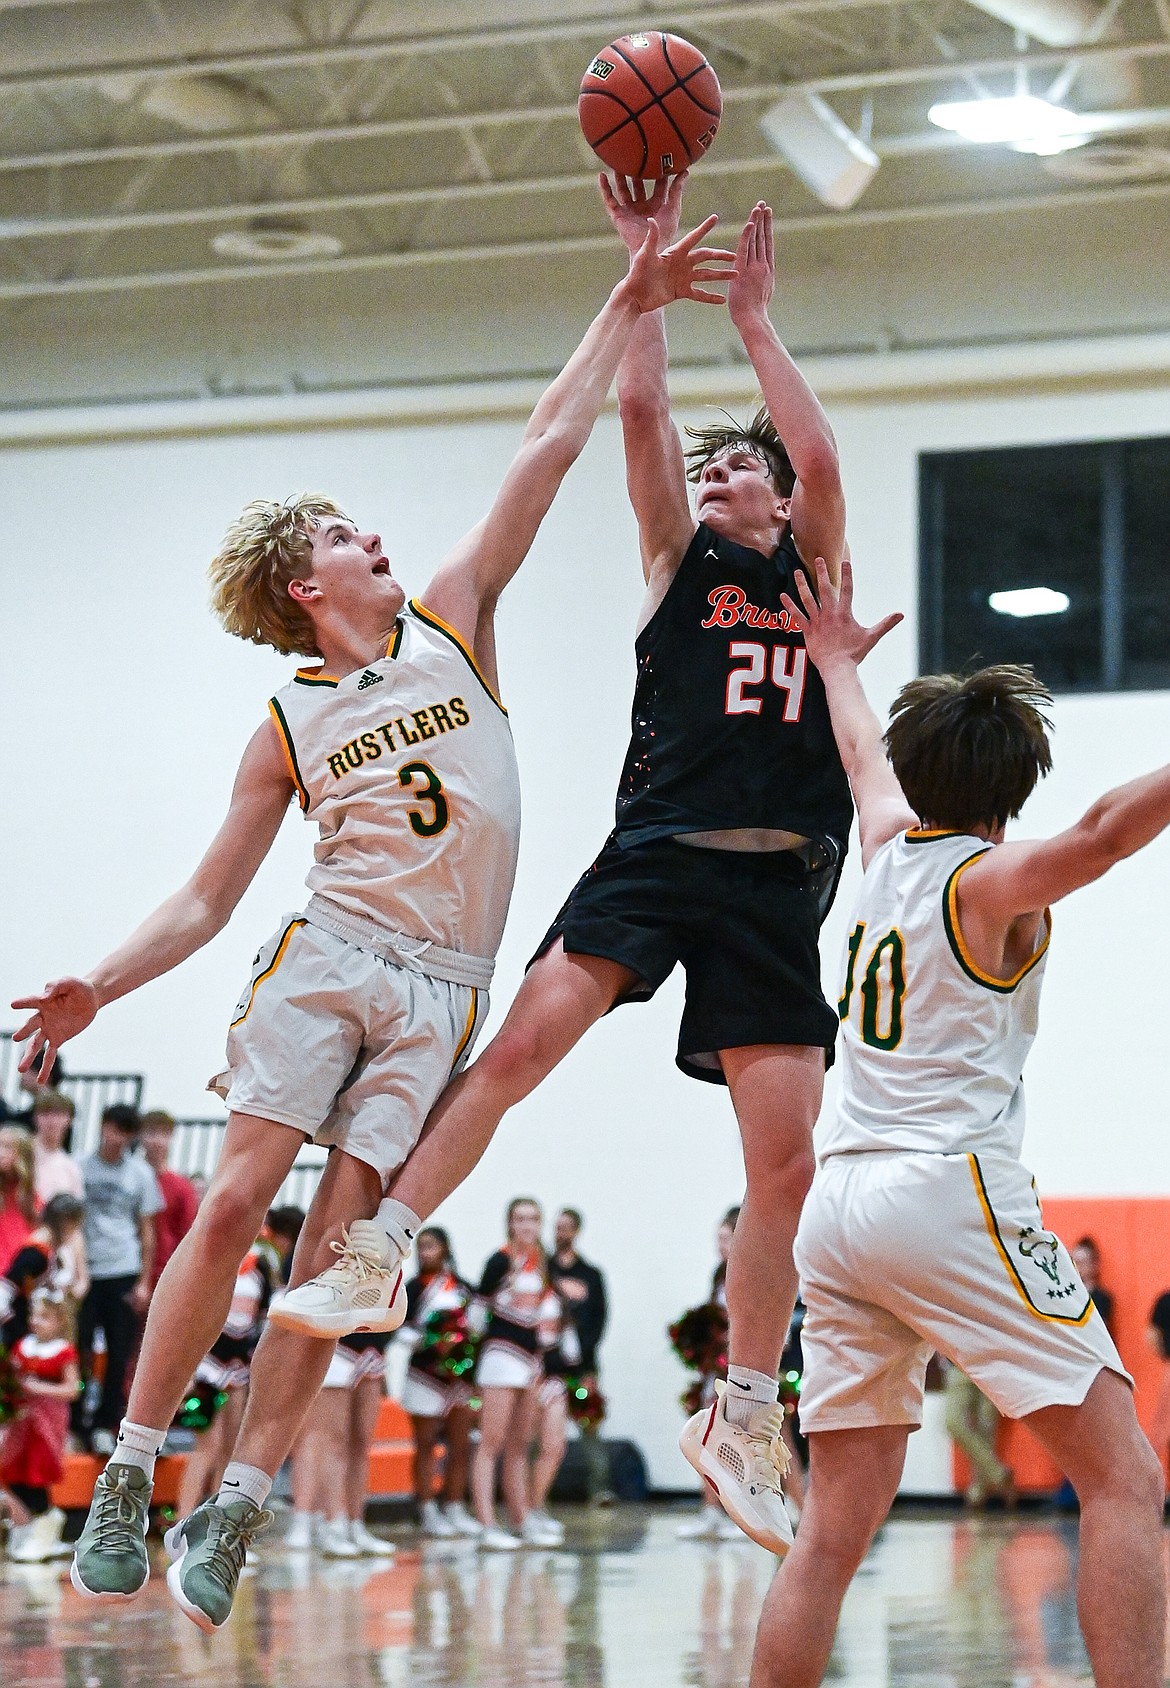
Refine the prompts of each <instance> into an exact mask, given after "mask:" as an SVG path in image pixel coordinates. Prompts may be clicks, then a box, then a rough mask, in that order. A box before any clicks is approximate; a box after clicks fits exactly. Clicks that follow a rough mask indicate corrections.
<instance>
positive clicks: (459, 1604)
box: [0, 1507, 1089, 1688]
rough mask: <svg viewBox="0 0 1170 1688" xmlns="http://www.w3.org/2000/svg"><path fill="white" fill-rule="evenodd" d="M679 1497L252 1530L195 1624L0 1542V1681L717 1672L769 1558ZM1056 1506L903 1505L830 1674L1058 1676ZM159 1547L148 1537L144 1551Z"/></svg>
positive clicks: (1076, 1664) (684, 1686)
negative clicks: (939, 1508)
mask: <svg viewBox="0 0 1170 1688" xmlns="http://www.w3.org/2000/svg"><path fill="white" fill-rule="evenodd" d="M689 1515H690V1514H689V1513H687V1512H685V1511H684V1510H682V1509H681V1508H666V1507H663V1508H649V1509H646V1508H634V1507H616V1508H614V1509H612V1510H609V1511H602V1512H592V1513H587V1512H583V1511H575V1510H573V1509H569V1510H566V1511H565V1512H564V1513H563V1515H562V1516H563V1518H564V1521H565V1523H566V1525H567V1531H568V1535H567V1542H566V1546H565V1548H564V1549H562V1550H559V1551H557V1552H532V1551H529V1552H522V1553H517V1554H514V1555H501V1554H495V1555H487V1554H483V1553H480V1552H478V1551H477V1550H476V1548H475V1547H474V1546H456V1547H453V1548H452V1547H449V1546H448V1545H447V1544H446V1543H426V1544H424V1543H421V1542H420V1540H419V1537H418V1535H417V1532H416V1531H414V1530H413V1529H410V1528H408V1527H406V1526H405V1525H401V1526H388V1527H387V1530H386V1533H387V1534H389V1535H390V1537H391V1538H392V1539H393V1540H395V1541H396V1542H397V1544H398V1555H397V1558H396V1559H395V1560H394V1561H392V1562H390V1563H389V1564H387V1563H386V1562H384V1561H383V1562H381V1563H379V1562H375V1561H372V1560H364V1561H362V1560H359V1561H354V1562H333V1563H330V1562H329V1561H328V1560H324V1559H321V1558H318V1557H316V1556H313V1555H310V1554H304V1553H300V1554H297V1553H290V1552H288V1551H287V1550H285V1549H284V1548H282V1546H281V1545H280V1539H279V1538H280V1533H281V1531H282V1529H283V1526H284V1522H285V1518H284V1517H283V1516H278V1519H277V1523H276V1525H275V1526H274V1530H273V1533H272V1536H271V1537H270V1538H269V1539H268V1541H267V1542H265V1543H264V1544H262V1552H261V1554H260V1562H259V1564H258V1565H257V1567H256V1569H255V1571H254V1572H251V1573H249V1574H248V1575H247V1576H246V1578H245V1581H244V1582H243V1583H242V1585H241V1589H240V1594H239V1597H238V1600H237V1603H236V1610H235V1612H234V1613H233V1616H232V1618H231V1621H230V1623H229V1624H228V1625H227V1626H226V1627H225V1629H224V1630H223V1631H222V1632H221V1633H220V1634H218V1635H216V1636H214V1637H211V1638H210V1639H209V1638H207V1637H205V1636H203V1635H202V1634H201V1633H200V1632H199V1631H198V1630H196V1629H195V1628H194V1626H193V1625H192V1624H191V1623H189V1622H188V1620H187V1619H186V1618H184V1617H183V1616H182V1615H181V1613H180V1612H179V1611H178V1610H177V1609H176V1608H175V1607H174V1606H173V1605H172V1603H171V1601H170V1599H169V1598H168V1596H167V1593H166V1587H165V1584H164V1582H163V1581H162V1578H161V1576H157V1577H155V1578H152V1580H151V1583H150V1586H149V1589H148V1591H147V1593H146V1594H145V1595H144V1596H143V1598H142V1599H141V1600H140V1601H137V1602H135V1603H134V1604H132V1605H126V1606H115V1607H112V1608H111V1607H97V1606H93V1605H90V1604H89V1603H87V1602H84V1601H82V1600H81V1599H80V1598H79V1597H78V1596H77V1595H76V1594H75V1593H74V1591H73V1589H72V1588H71V1587H70V1585H69V1581H68V1575H67V1567H64V1568H63V1567H61V1566H49V1567H39V1566H21V1565H13V1564H10V1563H7V1562H4V1561H0V1659H2V1660H3V1668H2V1670H0V1677H2V1679H3V1681H4V1683H5V1684H6V1685H7V1688H18V1685H20V1688H34V1685H35V1688H147V1685H149V1688H155V1685H156V1684H166V1683H208V1684H210V1683H215V1684H216V1685H217V1688H301V1685H302V1684H304V1685H312V1688H340V1685H342V1684H344V1685H347V1688H381V1685H393V1688H406V1685H408V1684H409V1685H411V1688H413V1685H419V1688H432V1685H446V1684H452V1685H454V1684H459V1685H461V1688H513V1685H525V1688H527V1685H530V1684H540V1685H542V1688H557V1685H558V1684H571V1685H573V1688H576V1685H578V1684H583V1685H586V1688H603V1685H604V1688H676V1685H677V1688H737V1685H738V1684H741V1683H743V1684H746V1682H747V1679H748V1668H749V1663H750V1659H751V1647H752V1638H753V1634H754V1631H755V1625H756V1619H757V1616H758V1614H759V1609H760V1604H761V1602H762V1600H763V1597H764V1594H765V1591H766V1590H767V1587H768V1582H769V1579H770V1577H771V1575H772V1569H773V1562H772V1560H771V1559H770V1557H769V1556H768V1555H767V1554H766V1553H764V1552H763V1551H762V1550H761V1549H759V1548H757V1547H755V1546H753V1545H752V1544H751V1543H750V1542H747V1541H744V1542H743V1543H742V1544H739V1543H728V1544H712V1545H708V1544H705V1543H693V1542H680V1541H678V1540H676V1537H675V1530H676V1528H677V1526H678V1524H679V1523H680V1522H682V1521H683V1519H684V1518H685V1517H687V1516H689ZM1075 1563H1076V1535H1075V1524H1074V1522H1073V1521H1072V1520H1071V1519H1064V1518H1055V1517H1051V1516H1029V1515H1024V1516H1017V1517H1014V1518H1005V1517H1002V1516H999V1517H987V1518H967V1517H961V1516H959V1515H958V1514H955V1513H946V1514H938V1515H933V1516H932V1515H926V1514H922V1513H919V1512H908V1513H902V1514H901V1515H900V1516H897V1517H895V1518H894V1519H893V1520H892V1521H891V1522H890V1523H889V1524H888V1525H887V1527H886V1529H885V1530H884V1531H883V1533H882V1535H881V1536H880V1537H879V1539H878V1541H877V1543H876V1544H875V1546H874V1548H873V1551H872V1552H871V1554H870V1557H869V1559H868V1560H867V1561H866V1564H865V1565H864V1567H863V1568H862V1572H861V1574H860V1576H859V1577H858V1579H857V1581H856V1582H855V1584H854V1586H853V1589H852V1591H851V1593H850V1596H849V1600H848V1602H847V1604H846V1607H845V1612H844V1616H843V1620H842V1624H841V1630H840V1634H839V1636H838V1641H837V1648H836V1652H835V1654H834V1657H833V1661H832V1664H831V1666H830V1671H829V1675H828V1677H827V1678H826V1681H828V1682H830V1683H832V1684H833V1685H834V1688H998V1685H1003V1688H1065V1685H1066V1684H1073V1683H1078V1682H1081V1683H1083V1682H1085V1681H1087V1680H1089V1676H1088V1664H1087V1661H1086V1658H1085V1654H1084V1650H1083V1648H1082V1646H1081V1642H1080V1637H1079V1635H1078V1632H1077V1625H1076V1611H1075V1602H1074V1594H1073V1575H1074V1570H1075ZM160 1567H161V1558H160Z"/></svg>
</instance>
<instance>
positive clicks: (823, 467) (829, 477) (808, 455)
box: [793, 433, 844, 504]
mask: <svg viewBox="0 0 1170 1688" xmlns="http://www.w3.org/2000/svg"><path fill="white" fill-rule="evenodd" d="M793 468H794V469H795V470H796V477H797V479H798V480H799V482H800V484H801V486H802V487H803V488H804V490H805V493H806V494H808V495H810V496H811V497H813V498H815V499H816V501H817V503H818V504H823V503H826V502H828V501H829V500H831V499H834V498H841V499H843V497H844V494H843V492H842V488H841V459H840V457H839V456H838V453H837V442H836V440H835V439H834V438H833V436H832V434H829V433H825V434H819V435H818V436H817V437H816V438H815V439H813V440H811V441H810V442H809V443H808V445H807V446H806V447H805V448H803V449H802V450H801V452H800V461H799V463H797V462H795V461H794V462H793Z"/></svg>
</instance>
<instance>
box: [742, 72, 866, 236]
mask: <svg viewBox="0 0 1170 1688" xmlns="http://www.w3.org/2000/svg"><path fill="white" fill-rule="evenodd" d="M760 131H761V133H762V134H763V137H764V139H765V140H766V141H767V143H768V145H769V146H770V147H771V148H772V150H773V152H778V153H779V154H780V156H781V158H782V159H783V160H784V162H785V163H786V164H787V165H788V167H789V169H790V170H791V171H792V172H793V174H794V175H797V176H799V177H800V179H801V181H802V182H803V183H804V185H805V187H806V188H808V190H809V192H810V193H815V194H816V196H817V198H818V199H819V200H820V202H821V204H822V205H830V206H832V208H833V210H834V211H847V210H848V209H849V207H850V206H851V205H855V204H856V203H857V201H858V200H859V199H860V198H861V196H862V194H863V193H864V192H865V190H866V188H867V187H868V186H869V184H870V182H872V180H873V178H874V176H875V175H876V174H877V171H878V166H879V165H880V163H881V159H880V158H879V157H878V155H877V153H876V152H875V151H874V150H873V148H872V147H871V146H867V145H866V143H865V142H864V141H863V140H862V139H861V137H860V135H855V134H854V133H853V131H852V129H851V128H850V127H849V125H848V124H847V123H843V122H842V120H841V119H840V118H839V117H838V116H837V113H836V112H835V111H834V110H833V108H832V106H830V105H828V104H826V102H825V101H824V100H822V99H821V97H820V95H819V94H790V95H789V96H788V98H787V99H784V100H780V101H779V102H778V103H777V104H776V105H774V106H772V107H771V108H770V110H768V111H766V112H765V113H764V115H763V117H761V118H760Z"/></svg>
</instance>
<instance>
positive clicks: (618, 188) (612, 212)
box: [598, 170, 687, 258]
mask: <svg viewBox="0 0 1170 1688" xmlns="http://www.w3.org/2000/svg"><path fill="white" fill-rule="evenodd" d="M686 182H687V172H686V171H685V170H681V171H680V172H679V174H678V175H677V176H664V177H663V178H662V180H661V181H660V182H653V183H651V182H631V181H629V180H628V179H627V178H626V177H625V176H615V177H614V179H613V181H612V182H611V181H610V179H609V177H608V176H607V175H606V173H605V171H604V170H603V171H602V172H601V175H600V176H599V177H598V183H599V185H600V187H601V199H602V203H603V204H604V206H605V209H606V212H607V214H608V216H609V220H610V222H611V223H612V224H613V226H614V228H615V229H616V230H617V232H618V233H619V234H620V235H621V237H622V239H623V240H624V241H625V243H626V247H627V249H628V251H629V254H630V256H631V258H632V257H633V256H634V254H635V252H637V250H638V248H639V247H640V246H641V244H642V242H643V241H644V240H645V238H646V222H647V219H648V218H650V217H653V218H654V220H655V222H656V223H657V224H658V232H659V234H660V236H661V237H662V239H663V240H664V241H667V242H668V243H669V242H670V241H672V240H673V239H674V237H675V235H676V234H677V233H678V223H679V218H680V216H681V215H682V196H683V188H684V187H685V186H686ZM647 190H649V191H647Z"/></svg>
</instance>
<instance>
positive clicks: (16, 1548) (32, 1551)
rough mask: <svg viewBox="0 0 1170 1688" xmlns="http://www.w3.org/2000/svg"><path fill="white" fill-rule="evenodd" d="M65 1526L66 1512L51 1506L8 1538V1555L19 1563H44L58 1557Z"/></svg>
mask: <svg viewBox="0 0 1170 1688" xmlns="http://www.w3.org/2000/svg"><path fill="white" fill-rule="evenodd" d="M64 1526H65V1514H64V1513H63V1512H62V1511H61V1510H60V1508H59V1507H56V1506H51V1507H50V1508H49V1510H48V1511H47V1512H42V1513H41V1514H40V1516H39V1517H37V1518H33V1519H32V1520H31V1521H30V1522H29V1523H27V1524H26V1525H25V1526H24V1527H23V1529H17V1530H13V1532H12V1534H11V1535H10V1536H9V1538H8V1557H9V1558H10V1559H12V1560H15V1562H16V1563H17V1564H18V1565H43V1564H45V1563H46V1562H47V1561H48V1560H50V1559H53V1558H55V1557H56V1553H57V1548H58V1546H59V1545H60V1541H61V1531H62V1529H63V1528H64Z"/></svg>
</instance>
